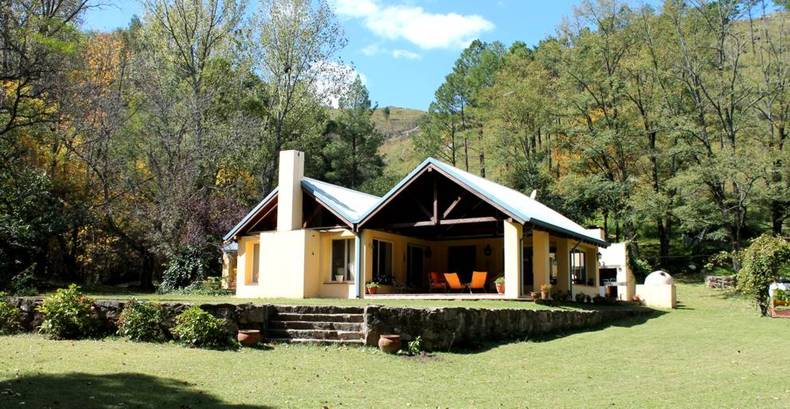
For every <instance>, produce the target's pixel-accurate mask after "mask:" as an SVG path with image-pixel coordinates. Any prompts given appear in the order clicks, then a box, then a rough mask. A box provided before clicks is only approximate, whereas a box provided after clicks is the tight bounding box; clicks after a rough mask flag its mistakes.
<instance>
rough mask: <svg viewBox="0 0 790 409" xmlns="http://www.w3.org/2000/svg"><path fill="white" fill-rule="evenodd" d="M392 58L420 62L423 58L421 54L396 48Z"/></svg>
mask: <svg viewBox="0 0 790 409" xmlns="http://www.w3.org/2000/svg"><path fill="white" fill-rule="evenodd" d="M392 58H405V59H407V60H419V59H420V58H422V57H421V56H420V55H419V54H417V53H415V52H414V51H409V50H401V49H399V48H396V49H394V50H392Z"/></svg>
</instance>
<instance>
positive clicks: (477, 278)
mask: <svg viewBox="0 0 790 409" xmlns="http://www.w3.org/2000/svg"><path fill="white" fill-rule="evenodd" d="M486 278H488V271H473V272H472V282H471V283H469V292H470V293H471V292H472V291H474V290H483V292H485V290H486Z"/></svg>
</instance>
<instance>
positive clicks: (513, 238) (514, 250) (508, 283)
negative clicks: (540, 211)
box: [503, 220, 523, 298]
mask: <svg viewBox="0 0 790 409" xmlns="http://www.w3.org/2000/svg"><path fill="white" fill-rule="evenodd" d="M503 223H504V230H505V238H504V240H503V242H504V247H505V249H504V250H505V296H506V297H508V298H518V297H519V296H520V295H521V251H522V249H521V248H522V246H523V244H522V242H521V238H522V234H523V226H522V225H521V224H520V223H518V222H513V221H508V220H505V221H504V222H503Z"/></svg>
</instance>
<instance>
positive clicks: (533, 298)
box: [529, 291, 540, 300]
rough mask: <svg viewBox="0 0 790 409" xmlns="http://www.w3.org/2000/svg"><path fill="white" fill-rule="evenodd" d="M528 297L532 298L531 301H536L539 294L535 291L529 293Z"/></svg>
mask: <svg viewBox="0 0 790 409" xmlns="http://www.w3.org/2000/svg"><path fill="white" fill-rule="evenodd" d="M529 297H530V298H532V300H537V299H538V298H540V293H539V292H537V291H530V292H529Z"/></svg>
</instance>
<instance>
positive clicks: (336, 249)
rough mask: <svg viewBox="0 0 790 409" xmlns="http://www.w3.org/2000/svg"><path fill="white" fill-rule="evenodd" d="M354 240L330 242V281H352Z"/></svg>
mask: <svg viewBox="0 0 790 409" xmlns="http://www.w3.org/2000/svg"><path fill="white" fill-rule="evenodd" d="M355 261H356V260H355V258H354V240H351V239H343V240H332V271H331V277H330V279H331V280H332V281H354V264H355Z"/></svg>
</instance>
